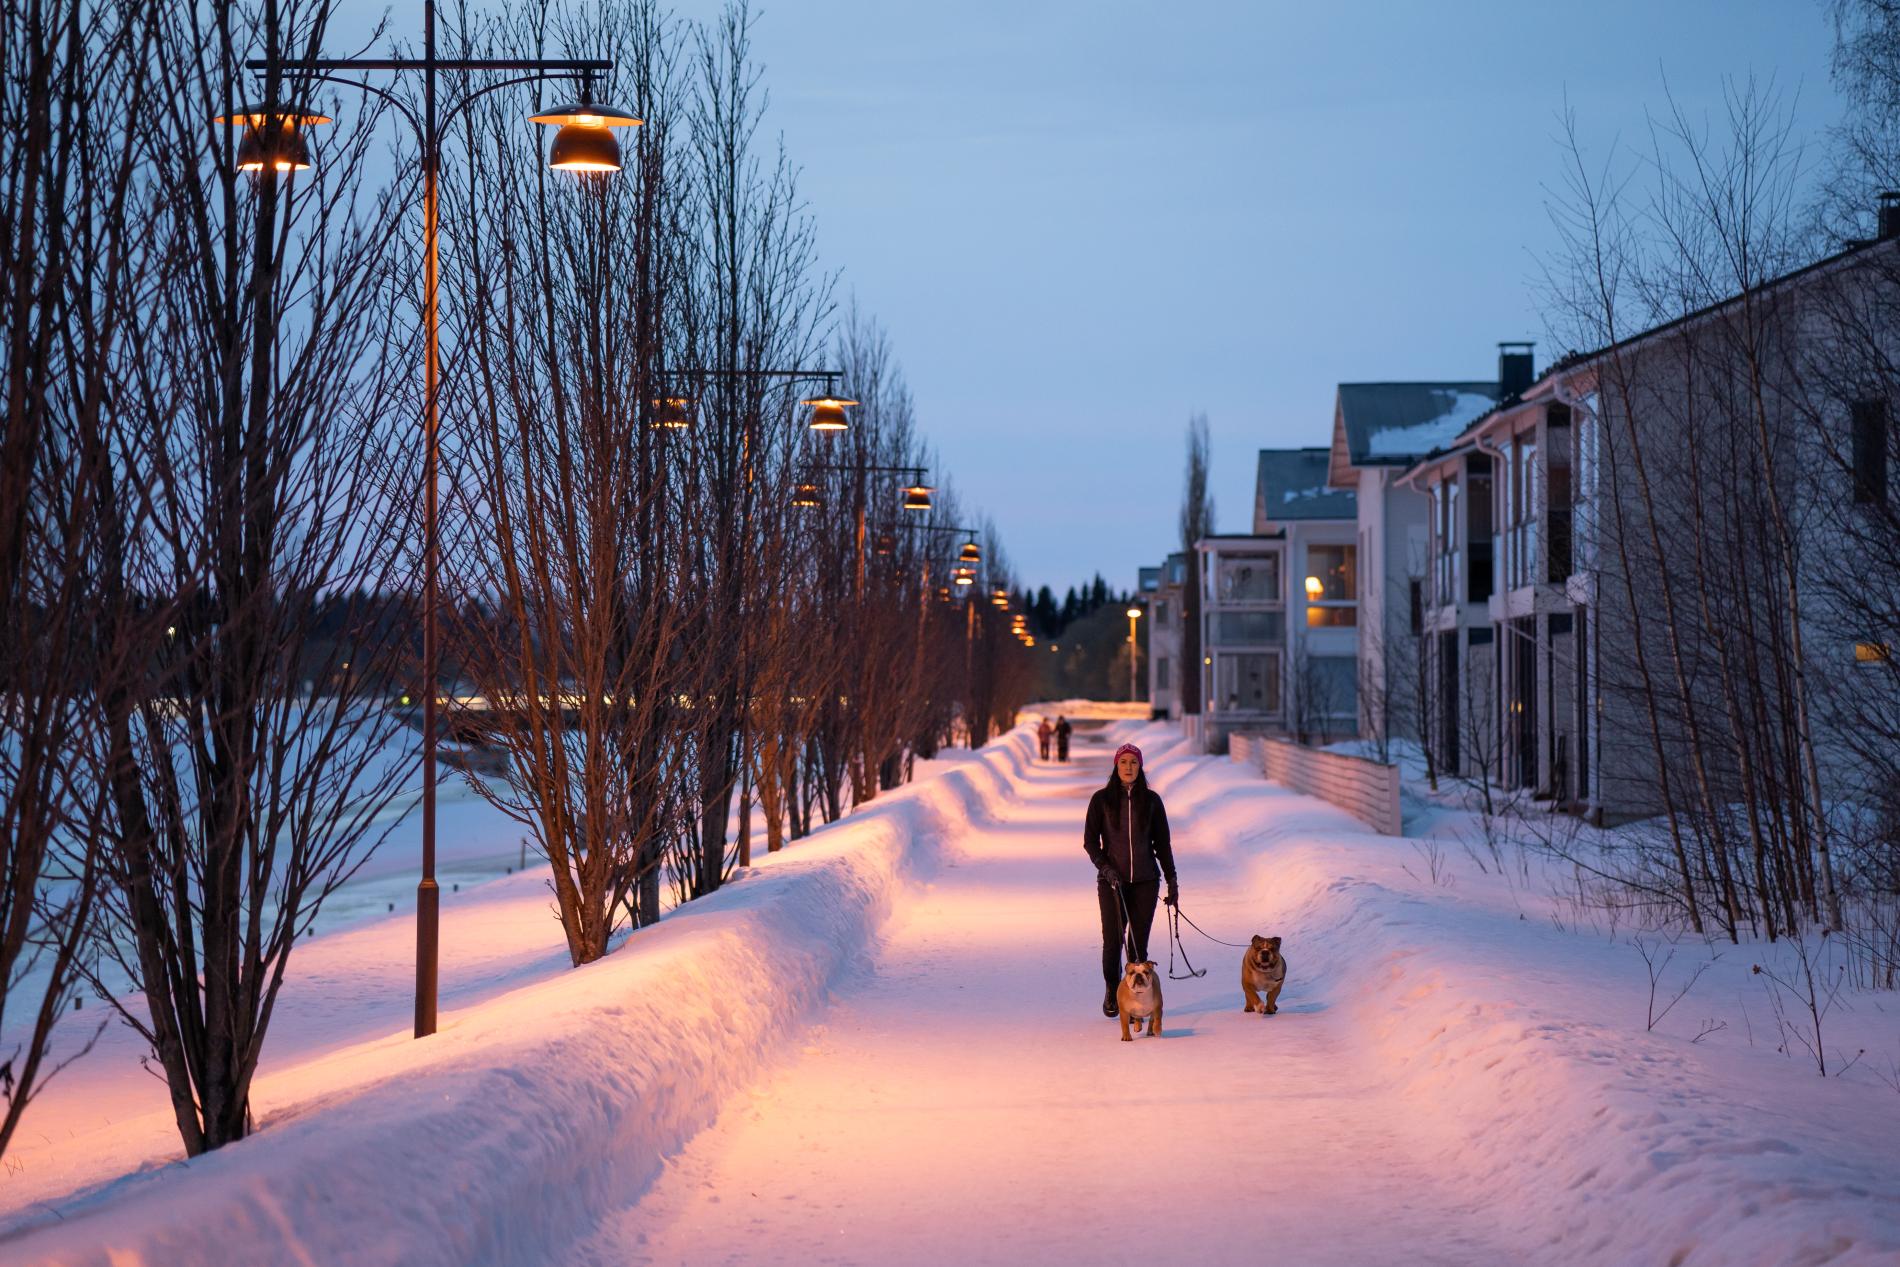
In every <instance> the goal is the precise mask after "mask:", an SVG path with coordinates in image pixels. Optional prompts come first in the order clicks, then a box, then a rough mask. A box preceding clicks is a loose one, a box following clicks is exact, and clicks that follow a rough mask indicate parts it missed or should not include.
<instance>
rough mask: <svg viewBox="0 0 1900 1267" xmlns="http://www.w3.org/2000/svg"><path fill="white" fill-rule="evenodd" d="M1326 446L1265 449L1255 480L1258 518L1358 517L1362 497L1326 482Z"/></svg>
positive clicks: (1262, 521) (1266, 521)
mask: <svg viewBox="0 0 1900 1267" xmlns="http://www.w3.org/2000/svg"><path fill="white" fill-rule="evenodd" d="M1328 456H1329V451H1328V450H1326V449H1262V450H1260V466H1259V469H1258V473H1257V475H1256V476H1255V483H1254V521H1255V528H1256V530H1258V529H1260V528H1261V526H1262V525H1264V524H1269V523H1276V522H1278V521H1280V520H1283V519H1356V518H1358V516H1359V503H1358V499H1357V498H1356V497H1355V496H1354V495H1353V494H1352V493H1350V492H1342V491H1340V490H1339V489H1336V488H1328V487H1327V485H1326V463H1327V458H1328Z"/></svg>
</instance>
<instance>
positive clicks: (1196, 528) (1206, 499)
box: [1181, 413, 1214, 714]
mask: <svg viewBox="0 0 1900 1267" xmlns="http://www.w3.org/2000/svg"><path fill="white" fill-rule="evenodd" d="M1209 450H1210V445H1209V442H1208V436H1207V415H1206V414H1200V413H1197V414H1194V415H1193V416H1191V417H1190V418H1189V419H1188V425H1187V474H1186V478H1185V480H1184V481H1183V488H1182V490H1181V549H1182V550H1183V551H1185V552H1186V554H1187V579H1186V581H1185V582H1184V583H1183V586H1182V590H1181V711H1182V712H1184V713H1193V714H1198V713H1199V712H1200V711H1201V700H1202V698H1203V696H1205V694H1206V691H1205V690H1204V689H1203V688H1202V686H1201V667H1202V666H1201V556H1200V552H1199V551H1197V550H1196V549H1195V548H1194V543H1195V542H1197V541H1199V540H1200V539H1201V538H1203V537H1205V536H1207V535H1208V534H1210V533H1212V532H1213V531H1214V497H1213V494H1212V493H1210V492H1208V489H1207V473H1208V465H1209V462H1210V452H1209Z"/></svg>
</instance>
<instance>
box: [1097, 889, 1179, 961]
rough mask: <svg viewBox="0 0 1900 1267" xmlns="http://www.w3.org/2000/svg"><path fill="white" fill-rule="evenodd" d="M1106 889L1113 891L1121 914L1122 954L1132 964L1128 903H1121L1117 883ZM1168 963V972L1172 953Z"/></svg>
mask: <svg viewBox="0 0 1900 1267" xmlns="http://www.w3.org/2000/svg"><path fill="white" fill-rule="evenodd" d="M1108 887H1109V888H1111V889H1113V890H1115V905H1116V906H1117V907H1118V908H1120V910H1121V913H1122V953H1124V954H1126V955H1127V956H1128V959H1127V962H1129V963H1134V962H1135V921H1134V920H1132V919H1129V918H1128V903H1126V902H1124V901H1122V886H1121V885H1120V884H1119V883H1116V884H1111V885H1109V886H1108ZM1168 963H1169V965H1170V967H1169V971H1173V967H1172V965H1173V963H1174V959H1173V952H1172V951H1170V952H1169V959H1168Z"/></svg>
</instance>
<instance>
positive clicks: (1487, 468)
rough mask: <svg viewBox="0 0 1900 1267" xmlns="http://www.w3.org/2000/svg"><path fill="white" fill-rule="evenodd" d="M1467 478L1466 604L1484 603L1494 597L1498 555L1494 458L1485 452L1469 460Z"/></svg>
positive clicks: (1467, 462)
mask: <svg viewBox="0 0 1900 1267" xmlns="http://www.w3.org/2000/svg"><path fill="white" fill-rule="evenodd" d="M1465 477H1466V479H1467V480H1469V482H1470V488H1469V490H1468V495H1467V496H1466V498H1465V542H1466V544H1467V545H1468V547H1469V548H1470V552H1471V566H1470V567H1469V569H1467V572H1466V589H1465V598H1464V601H1465V602H1468V603H1483V602H1488V601H1490V598H1491V586H1492V581H1493V575H1492V555H1493V553H1494V552H1495V538H1494V537H1493V535H1492V532H1493V529H1492V526H1491V525H1492V515H1491V495H1492V494H1491V459H1490V458H1488V457H1486V456H1485V455H1484V454H1482V453H1473V454H1472V455H1471V456H1469V457H1467V458H1466V459H1465Z"/></svg>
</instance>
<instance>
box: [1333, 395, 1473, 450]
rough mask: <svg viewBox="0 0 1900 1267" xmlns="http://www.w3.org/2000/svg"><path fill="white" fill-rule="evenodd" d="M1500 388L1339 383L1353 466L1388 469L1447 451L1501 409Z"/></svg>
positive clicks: (1347, 445)
mask: <svg viewBox="0 0 1900 1267" xmlns="http://www.w3.org/2000/svg"><path fill="white" fill-rule="evenodd" d="M1497 398H1498V385H1497V384H1496V383H1475V382H1474V383H1341V384H1340V385H1339V411H1340V417H1341V419H1342V421H1343V422H1344V423H1345V427H1346V447H1347V451H1348V456H1349V459H1350V461H1351V463H1352V465H1354V466H1384V465H1400V464H1406V463H1409V462H1410V461H1411V460H1413V459H1415V458H1418V457H1422V456H1424V455H1425V454H1427V453H1430V452H1431V451H1432V450H1433V449H1438V448H1443V447H1444V446H1445V445H1448V444H1450V443H1451V442H1452V441H1453V440H1455V439H1457V438H1458V434H1459V433H1460V432H1462V431H1463V430H1464V429H1465V428H1466V427H1468V426H1470V425H1471V424H1472V423H1473V422H1475V421H1476V420H1477V419H1478V418H1480V417H1482V416H1483V415H1484V414H1485V413H1486V412H1487V411H1488V410H1490V409H1491V407H1492V406H1493V405H1495V404H1496V403H1497Z"/></svg>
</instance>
